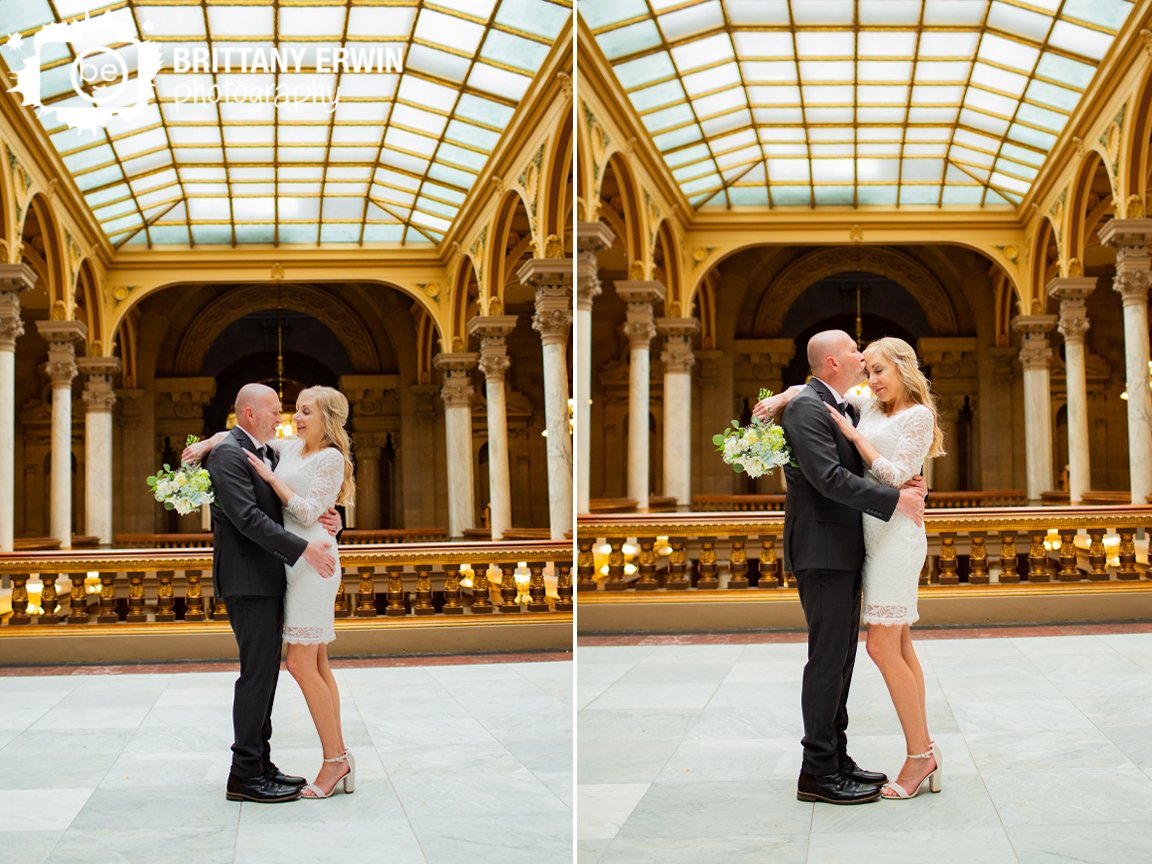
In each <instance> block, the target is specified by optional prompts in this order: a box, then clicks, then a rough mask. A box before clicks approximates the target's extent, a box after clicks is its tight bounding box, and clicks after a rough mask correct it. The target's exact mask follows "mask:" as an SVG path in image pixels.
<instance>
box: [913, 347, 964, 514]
mask: <svg viewBox="0 0 1152 864" xmlns="http://www.w3.org/2000/svg"><path fill="white" fill-rule="evenodd" d="M916 353H917V354H918V355H919V357H920V362H921V363H923V364H924V365H925V366H927V367H928V371H929V372H930V373H931V376H932V389H933V391H935V393H936V408H937V411H938V412H939V415H940V431H941V432H942V433H943V435H944V450H945V454H944V455H943V456H941V457H937V458H935V459H926V460H924V461H925V470H927V471H931V472H932V487H933V488H936V489H940V490H941V491H945V490H947V491H954V490H957V489H960V488H961V484H960V482H959V481H960V462H961V458H960V440H959V435H958V434H957V430H958V429H959V421H960V411H961V409H962V408H963V407H964V398H965V397H966V396H972V397H974V396H975V395H976V392H977V390H978V389H979V383H978V381H977V377H976V360H977V357H979V353H980V346H979V343H978V342H977V340H976V339H974V338H971V337H965V336H925V337H923V338H921V339H918V340H917V342H916Z"/></svg>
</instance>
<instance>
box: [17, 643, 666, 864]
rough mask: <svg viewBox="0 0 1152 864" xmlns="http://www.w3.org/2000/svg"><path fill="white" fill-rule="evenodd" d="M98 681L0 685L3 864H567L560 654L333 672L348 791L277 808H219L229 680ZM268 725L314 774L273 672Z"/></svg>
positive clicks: (281, 758) (290, 697) (306, 735)
mask: <svg viewBox="0 0 1152 864" xmlns="http://www.w3.org/2000/svg"><path fill="white" fill-rule="evenodd" d="M105 672H106V670H93V672H92V674H76V675H68V676H63V675H45V676H35V675H31V676H29V675H9V676H5V675H0V812H2V813H3V814H4V818H3V819H2V820H0V864H91V862H120V864H136V862H139V864H169V862H171V864H186V862H189V861H195V862H197V864H264V862H268V861H275V862H277V864H293V862H301V864H305V862H307V864H313V862H319V861H355V862H377V861H379V862H388V864H457V862H476V864H485V862H489V861H491V862H501V864H515V862H524V864H569V862H571V860H572V850H573V841H572V810H573V793H572V783H573V776H572V765H573V749H572V693H573V680H572V679H573V668H572V663H571V662H570V661H563V660H559V661H558V660H552V659H548V660H541V661H540V662H528V661H519V660H517V661H516V662H502V663H461V664H459V665H450V664H445V663H444V662H443V658H434V659H433V660H430V661H429V665H428V666H390V665H389V666H379V667H364V666H361V667H358V668H340V669H337V670H336V677H337V680H338V682H339V684H340V687H341V717H342V721H343V726H344V733H345V740H346V742H347V743H348V746H349V747H350V748H351V749H352V751H353V753H354V754H355V755H356V761H357V774H358V777H357V787H356V791H355V794H352V795H345V794H343V793H342V792H341V793H337V794H336V795H334V796H333V797H332V799H330V800H324V801H295V802H291V803H286V804H279V805H267V804H265V805H260V804H250V803H243V804H241V803H236V802H231V801H227V800H226V799H225V797H224V783H225V780H226V778H227V775H228V770H229V765H230V761H231V754H230V753H229V745H230V744H231V741H232V731H231V726H232V721H231V710H230V706H231V702H232V688H233V684H234V682H235V679H236V673H235V671H220V670H219V669H211V670H208V671H175V672H162V673H154V672H148V671H146V670H145V671H142V672H141V673H140V674H105ZM272 725H273V733H272V746H273V758H274V759H275V761H276V763H277V764H278V765H279V767H280V768H281V769H283V770H284V771H286V772H288V773H292V774H301V775H306V776H309V777H311V776H312V775H314V774H315V772H316V770H317V769H318V768H319V765H320V758H321V755H322V754H321V752H320V743H319V740H318V739H317V737H316V731H315V729H314V727H313V725H312V721H311V718H310V715H309V713H308V708H307V705H306V703H305V702H304V699H303V697H302V695H301V694H300V691H299V689H298V688H297V687H296V686H295V683H294V682H293V681H292V679H291V678H290V677H289V676H288V675H287V673H283V674H282V675H281V680H280V683H279V687H278V689H277V694H276V706H275V710H274V712H273V717H272ZM674 746H675V745H673V747H674ZM669 752H671V750H669Z"/></svg>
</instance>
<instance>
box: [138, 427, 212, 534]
mask: <svg viewBox="0 0 1152 864" xmlns="http://www.w3.org/2000/svg"><path fill="white" fill-rule="evenodd" d="M199 440H200V439H199V438H197V437H196V436H195V435H189V436H188V441H187V444H186V445H185V446H190V445H192V444H195V443H196V442H197V441H199ZM148 487H149V488H150V489H151V490H152V494H153V496H155V498H156V500H157V501H159V502H160V503H161V504H163V505H164V509H165V510H175V511H176V512H177V513H179V514H180V515H181V516H186V515H187V514H189V513H191V512H193V511H194V510H198V509H200V505H201V504H211V503H212V502H213V501H214V500H216V499H215V496H214V495H213V494H212V478H211V477H209V476H208V469H207V468H201V467H200V466H198V465H190V464H188V463H187V462H185V463H184V464H182V465H181V466H180V467H179V468H177V469H176V470H175V471H173V470H172V468H170V467H169V466H168V465H167V464H165V465H164V467H163V468H161V469H160V470H159V471H157V472H156V473H155V474H153V475H152V476H151V477H149V478H148Z"/></svg>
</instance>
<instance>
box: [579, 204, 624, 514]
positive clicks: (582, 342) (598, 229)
mask: <svg viewBox="0 0 1152 864" xmlns="http://www.w3.org/2000/svg"><path fill="white" fill-rule="evenodd" d="M614 236H615V235H614V234H613V233H612V229H610V228H609V227H608V226H607V225H605V224H604V223H603V222H580V223H578V224H577V225H576V363H577V369H576V406H575V409H576V410H575V411H574V412H573V413H575V415H576V512H577V513H587V512H588V499H589V495H590V494H591V492H590V489H591V485H592V451H591V440H592V301H593V300H594V299H595V298H596V297H597V296H598V295H599V294H600V290H601V289H600V266H599V264H598V262H597V258H596V253H598V252H599V251H600V250H601V249H607V248H608V247H610V246H611V245H612V240H613V238H614Z"/></svg>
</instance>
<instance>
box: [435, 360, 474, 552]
mask: <svg viewBox="0 0 1152 864" xmlns="http://www.w3.org/2000/svg"><path fill="white" fill-rule="evenodd" d="M432 362H433V365H435V367H436V368H437V369H439V370H440V371H441V372H443V373H444V383H443V384H442V385H441V387H440V398H441V399H442V400H443V402H444V443H445V447H446V450H447V454H448V460H447V469H448V536H450V537H463V536H464V529H465V528H474V527H475V526H476V500H475V497H476V496H475V493H474V491H473V490H474V482H473V477H474V468H473V465H472V380H471V378H472V370H473V369H475V368H476V355H475V354H469V353H465V352H462V351H460V352H456V353H453V354H437V355H436V356H435V357H433V358H432Z"/></svg>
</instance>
